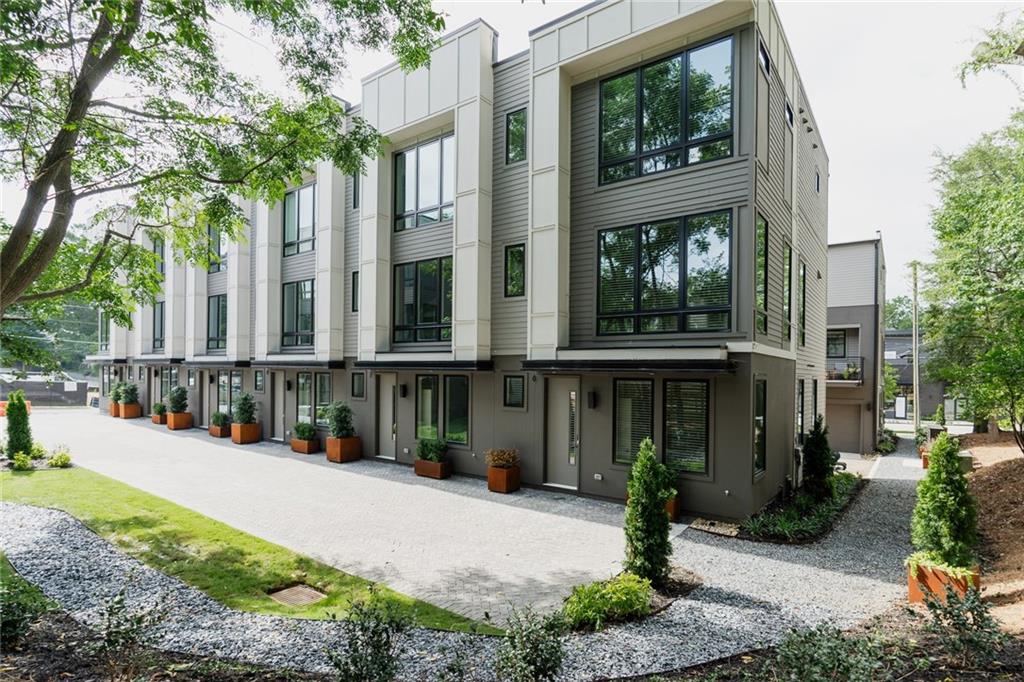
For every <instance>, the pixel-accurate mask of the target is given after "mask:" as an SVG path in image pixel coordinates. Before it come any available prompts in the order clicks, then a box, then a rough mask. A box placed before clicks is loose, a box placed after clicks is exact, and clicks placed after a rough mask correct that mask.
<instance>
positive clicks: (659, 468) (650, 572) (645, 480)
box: [623, 438, 676, 586]
mask: <svg viewBox="0 0 1024 682" xmlns="http://www.w3.org/2000/svg"><path fill="white" fill-rule="evenodd" d="M627 489H628V491H629V501H628V502H627V503H626V560H625V562H624V563H623V568H624V569H625V570H627V571H629V572H630V573H633V574H635V575H637V576H640V577H641V578H646V579H647V580H649V581H651V584H652V585H655V586H658V585H661V584H662V583H663V582H664V581H665V578H666V577H667V576H668V558H669V556H670V555H671V554H672V543H671V542H670V541H669V518H668V515H667V514H666V513H665V503H666V502H668V501H669V500H670V499H672V497H674V496H675V494H676V491H675V489H673V487H672V485H671V477H670V475H669V471H668V468H667V467H666V466H665V465H664V464H662V463H661V462H659V461H658V459H657V456H656V453H655V449H654V443H653V442H652V441H651V439H650V438H644V439H643V441H642V442H641V443H640V451H639V452H638V453H637V456H636V460H634V461H633V467H632V469H630V472H629V483H628V486H627Z"/></svg>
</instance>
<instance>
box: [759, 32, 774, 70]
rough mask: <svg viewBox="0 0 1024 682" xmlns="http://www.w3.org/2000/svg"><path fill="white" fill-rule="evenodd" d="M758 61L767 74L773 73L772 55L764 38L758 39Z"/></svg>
mask: <svg viewBox="0 0 1024 682" xmlns="http://www.w3.org/2000/svg"><path fill="white" fill-rule="evenodd" d="M757 62H758V64H760V65H761V68H762V69H763V70H764V73H765V75H766V76H771V75H772V56H771V54H769V52H768V48H767V46H765V44H764V41H763V40H760V39H759V40H758V41H757Z"/></svg>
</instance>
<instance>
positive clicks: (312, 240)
mask: <svg viewBox="0 0 1024 682" xmlns="http://www.w3.org/2000/svg"><path fill="white" fill-rule="evenodd" d="M307 189H311V190H312V199H311V200H310V201H312V202H313V213H312V215H313V234H312V236H310V237H307V238H305V239H303V238H302V237H301V235H300V232H299V215H300V213H301V207H300V205H299V203H300V200H301V198H302V192H303V191H304V190H307ZM291 195H294V196H295V239H294V241H288V228H287V221H288V215H287V211H288V209H287V208H286V206H287V203H288V197H289V196H291ZM316 197H317V185H316V181H311V182H306V183H303V184H301V185H299V186H298V187H293V188H291V189H290V190H288V191H287V192H285V194H284V198H282V199H281V253H282V254H283V255H284V257H285V258H288V257H290V256H297V255H299V254H302V253H311V252H313V251H315V250H316Z"/></svg>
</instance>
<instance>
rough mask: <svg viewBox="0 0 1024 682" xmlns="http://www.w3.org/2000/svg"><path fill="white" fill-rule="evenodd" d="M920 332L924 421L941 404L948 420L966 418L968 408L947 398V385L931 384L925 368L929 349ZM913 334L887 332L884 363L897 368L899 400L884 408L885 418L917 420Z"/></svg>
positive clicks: (922, 416)
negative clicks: (915, 418)
mask: <svg viewBox="0 0 1024 682" xmlns="http://www.w3.org/2000/svg"><path fill="white" fill-rule="evenodd" d="M922 336H923V335H921V334H920V333H918V343H919V347H918V350H917V354H918V362H920V364H921V373H920V375H919V376H918V389H919V390H920V391H921V419H926V420H927V419H931V418H932V416H934V415H935V411H936V410H937V409H938V407H939V405H940V404H941V405H943V409H944V410H945V415H946V419H949V420H953V419H966V418H967V414H966V405H965V403H964V401H963V400H959V399H957V398H947V397H946V382H944V381H929V380H927V379H928V373H927V371H925V366H926V364H927V363H928V350H927V348H925V346H924V345H923V344H922V343H921V340H922V338H921V337H922ZM913 337H914V333H913V331H912V330H910V329H886V330H885V361H886V362H887V363H889V364H890V365H892V366H893V367H895V368H896V371H897V373H898V376H897V378H896V398H895V399H894V400H893V401H892V402H890V403H889V404H887V405H886V406H885V416H886V417H887V418H889V419H913V418H914V351H913V348H912V345H913V344H912V339H913Z"/></svg>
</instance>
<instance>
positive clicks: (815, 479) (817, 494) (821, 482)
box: [803, 414, 835, 501]
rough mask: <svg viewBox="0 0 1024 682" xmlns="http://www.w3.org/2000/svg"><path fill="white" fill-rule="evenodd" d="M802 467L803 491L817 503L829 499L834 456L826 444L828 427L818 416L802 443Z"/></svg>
mask: <svg viewBox="0 0 1024 682" xmlns="http://www.w3.org/2000/svg"><path fill="white" fill-rule="evenodd" d="M803 465H804V468H803V474H804V479H803V488H804V491H806V492H807V494H808V495H810V496H811V497H812V498H814V499H815V500H817V501H823V500H827V499H828V498H829V497H831V495H832V475H833V473H834V466H835V456H834V455H833V453H832V448H831V447H829V444H828V427H827V426H825V422H824V420H823V419H822V416H821V415H820V414H819V415H818V416H817V417H815V418H814V426H813V427H812V428H811V432H810V433H808V434H807V439H806V440H805V441H804V449H803Z"/></svg>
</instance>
